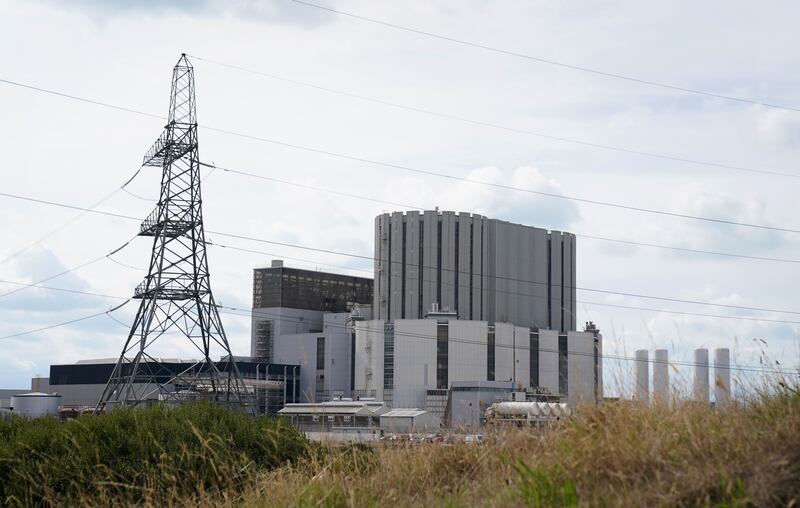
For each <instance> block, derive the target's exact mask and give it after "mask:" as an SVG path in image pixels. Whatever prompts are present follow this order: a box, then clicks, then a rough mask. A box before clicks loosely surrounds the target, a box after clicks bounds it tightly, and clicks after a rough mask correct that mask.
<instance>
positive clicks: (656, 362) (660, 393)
mask: <svg viewBox="0 0 800 508" xmlns="http://www.w3.org/2000/svg"><path fill="white" fill-rule="evenodd" d="M653 400H654V401H655V402H656V403H658V404H669V401H670V398H669V351H667V350H666V349H656V352H655V356H654V358H653Z"/></svg>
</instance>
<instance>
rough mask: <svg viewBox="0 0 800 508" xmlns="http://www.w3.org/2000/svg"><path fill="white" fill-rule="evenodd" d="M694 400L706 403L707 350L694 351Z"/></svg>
mask: <svg viewBox="0 0 800 508" xmlns="http://www.w3.org/2000/svg"><path fill="white" fill-rule="evenodd" d="M694 400H696V401H698V402H705V403H708V349H705V348H700V349H695V350H694Z"/></svg>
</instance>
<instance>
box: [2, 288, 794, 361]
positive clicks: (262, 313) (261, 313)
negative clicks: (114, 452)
mask: <svg viewBox="0 0 800 508" xmlns="http://www.w3.org/2000/svg"><path fill="white" fill-rule="evenodd" d="M0 283H6V284H18V285H24V286H30V287H37V288H39V289H46V290H50V291H63V292H68V293H80V294H85V295H91V296H99V297H104V298H111V299H118V300H125V301H124V302H122V303H121V304H119V305H117V306H115V307H112V308H110V309H108V310H106V311H104V312H98V313H94V314H90V315H88V316H83V317H80V318H77V319H71V320H69V321H64V322H61V323H57V324H54V325H49V326H45V327H41V328H36V329H34V330H28V331H24V332H18V333H14V334H10V335H6V336H3V337H0V340H5V339H11V338H15V337H20V336H24V335H30V334H33V333H37V332H42V331H46V330H51V329H53V328H58V327H62V326H67V325H71V324H74V323H78V322H81V321H86V320H88V319H92V318H95V317H98V316H102V315H104V314H106V315H108V316H109V317H111V318H112V319H113V320H114V321H116V322H117V323H120V324H122V325H123V326H125V325H124V323H121V322H120V321H119V320H117V319H116V318H114V317H113V316H111V313H113V312H115V311H116V310H118V309H120V308H122V307H124V306H125V305H127V304H128V303H129V302H130V298H125V297H121V296H114V295H108V294H103V293H92V292H85V291H75V290H71V289H66V288H58V287H51V286H41V285H39V284H29V283H23V282H14V281H7V280H0ZM216 307H218V308H219V309H225V310H227V311H229V312H228V313H229V314H234V315H239V316H253V315H256V316H261V317H264V316H267V317H274V318H277V320H278V321H289V322H298V323H300V322H304V321H302V320H301V319H299V318H293V317H291V316H284V315H281V314H275V313H271V312H268V311H266V310H264V309H241V308H237V307H231V306H227V305H221V304H216ZM798 324H800V322H798ZM326 326H329V327H332V328H343V329H344V328H347V325H344V324H339V323H328V324H326ZM364 329H365V330H366V331H373V332H374V331H380V332H383V330H376V329H372V328H364ZM395 334H396V336H400V337H409V338H422V339H431V340H436V337H434V336H429V335H424V334H416V333H407V332H405V333H397V332H395ZM449 340H451V341H453V342H461V343H467V344H478V345H485V343H483V342H480V341H476V340H474V339H464V338H460V337H450V338H449ZM496 346H497V347H514V348H516V349H520V350H529V349H530V348H529V347H526V346H524V345H514V344H503V343H497V344H496ZM540 351H543V352H550V353H558V352H559V351H558V350H557V349H552V350H550V349H547V348H540ZM568 354H573V355H582V356H593V353H583V352H579V351H568ZM602 357H603V359H611V360H626V361H642V360H639V359H637V358H632V357H627V356H617V355H607V354H603V355H602ZM648 361H650V362H651V363H659V362H658V361H657V360H655V359H653V360H648ZM669 363H670V364H672V365H689V366H694V365H698V364H697V363H695V362H681V361H670V362H669ZM731 370H746V371H753V372H764V373H781V374H786V373H791V370H789V369H772V368H764V367H763V366H750V365H741V366H736V367H731Z"/></svg>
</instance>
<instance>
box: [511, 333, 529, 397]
mask: <svg viewBox="0 0 800 508" xmlns="http://www.w3.org/2000/svg"><path fill="white" fill-rule="evenodd" d="M530 342H531V329H530V328H527V327H524V326H515V327H514V384H515V385H516V386H517V387H521V388H523V389H524V388H528V387H530V381H531V355H530V351H529V348H530Z"/></svg>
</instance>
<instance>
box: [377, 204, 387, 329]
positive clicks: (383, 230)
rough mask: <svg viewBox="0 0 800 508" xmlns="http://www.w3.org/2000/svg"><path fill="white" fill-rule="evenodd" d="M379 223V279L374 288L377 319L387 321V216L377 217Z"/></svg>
mask: <svg viewBox="0 0 800 508" xmlns="http://www.w3.org/2000/svg"><path fill="white" fill-rule="evenodd" d="M378 219H379V221H380V223H379V225H378V238H377V245H378V248H377V250H378V263H377V265H378V274H379V276H378V279H380V287H378V288H375V294H376V295H377V297H378V312H377V317H378V319H388V316H389V298H390V295H389V289H390V288H389V284H390V282H389V281H390V269H389V214H388V213H384V214H382V215H380V216H379V217H378Z"/></svg>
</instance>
